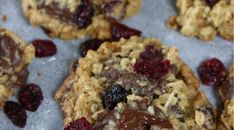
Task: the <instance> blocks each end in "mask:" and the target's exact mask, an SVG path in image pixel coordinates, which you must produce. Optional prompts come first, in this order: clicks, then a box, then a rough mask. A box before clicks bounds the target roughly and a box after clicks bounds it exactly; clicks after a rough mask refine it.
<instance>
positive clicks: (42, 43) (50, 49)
mask: <svg viewBox="0 0 234 130" xmlns="http://www.w3.org/2000/svg"><path fill="white" fill-rule="evenodd" d="M32 44H33V46H34V47H35V48H36V57H47V56H53V55H55V54H56V53H57V48H56V46H55V44H54V42H53V41H50V40H41V39H38V40H34V41H33V42H32Z"/></svg>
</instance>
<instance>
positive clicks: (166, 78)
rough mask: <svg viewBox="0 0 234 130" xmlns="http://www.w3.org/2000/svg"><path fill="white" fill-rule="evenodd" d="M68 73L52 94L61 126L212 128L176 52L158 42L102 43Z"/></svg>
mask: <svg viewBox="0 0 234 130" xmlns="http://www.w3.org/2000/svg"><path fill="white" fill-rule="evenodd" d="M70 70H71V71H70V74H69V76H68V78H67V79H66V80H65V82H64V83H63V85H62V86H61V87H60V89H59V90H58V91H57V93H56V95H55V98H56V100H57V101H58V102H59V104H60V105H61V109H62V111H63V113H64V126H67V127H71V126H72V127H75V125H76V124H75V123H77V122H78V124H79V122H80V121H77V120H79V119H82V120H83V117H85V119H87V121H89V122H90V123H91V124H92V127H93V129H97V130H101V129H103V130H109V129H111V130H115V129H116V130H117V129H121V130H125V129H126V130H129V129H144V128H148V129H158V128H159V129H163V130H164V129H165V130H166V129H177V130H181V129H185V130H186V129H197V130H201V129H204V130H205V129H206V130H207V129H210V130H214V129H215V127H216V120H215V118H216V113H215V112H214V110H213V107H212V105H211V104H210V103H209V101H208V100H207V98H206V97H205V95H204V94H203V93H201V92H199V90H198V87H199V81H198V80H197V78H196V77H195V76H194V74H193V73H192V71H191V69H190V68H189V67H188V66H187V65H186V64H185V63H184V62H183V61H182V60H181V59H180V58H179V53H178V50H177V49H176V48H174V47H167V46H165V45H163V44H161V43H160V41H158V40H155V39H150V38H139V37H131V38H130V39H129V40H126V39H123V38H122V39H121V40H120V41H118V42H105V43H103V44H102V45H101V47H100V48H99V49H98V50H97V51H92V50H89V51H88V53H87V55H86V57H84V58H81V59H80V60H79V62H77V61H76V62H75V64H73V65H72V67H71V69H70ZM77 127H78V126H77Z"/></svg>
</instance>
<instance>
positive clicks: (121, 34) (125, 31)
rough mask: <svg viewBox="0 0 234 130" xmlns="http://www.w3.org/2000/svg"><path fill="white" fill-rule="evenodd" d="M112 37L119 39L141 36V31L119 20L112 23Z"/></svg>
mask: <svg viewBox="0 0 234 130" xmlns="http://www.w3.org/2000/svg"><path fill="white" fill-rule="evenodd" d="M111 31H112V39H113V40H119V39H120V38H125V39H129V38H130V37H131V36H141V31H139V30H136V29H133V28H130V27H127V26H126V25H123V24H121V23H118V22H117V21H114V22H113V23H112V29H111Z"/></svg>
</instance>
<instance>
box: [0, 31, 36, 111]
mask: <svg viewBox="0 0 234 130" xmlns="http://www.w3.org/2000/svg"><path fill="white" fill-rule="evenodd" d="M34 53H35V50H34V47H33V46H32V45H27V44H26V43H25V42H24V41H23V40H21V39H20V38H19V37H18V36H16V35H15V34H13V33H12V32H9V31H7V30H5V29H2V28H0V109H1V108H2V107H3V105H4V102H5V101H6V100H7V99H8V98H9V97H11V96H12V95H13V93H14V88H15V87H20V86H23V85H25V83H26V81H27V77H28V70H27V66H28V64H29V63H30V62H31V61H32V60H33V58H34Z"/></svg>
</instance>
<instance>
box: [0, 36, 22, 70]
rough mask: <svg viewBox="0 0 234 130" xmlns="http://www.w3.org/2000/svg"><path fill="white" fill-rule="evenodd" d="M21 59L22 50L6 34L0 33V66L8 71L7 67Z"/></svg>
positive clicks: (12, 65)
mask: <svg viewBox="0 0 234 130" xmlns="http://www.w3.org/2000/svg"><path fill="white" fill-rule="evenodd" d="M21 60H22V50H20V48H19V47H18V45H17V44H16V43H15V42H14V41H13V40H12V39H11V38H10V37H8V36H5V35H4V36H3V35H0V68H2V69H3V71H6V73H8V69H10V68H12V67H15V66H17V65H19V63H20V61H21Z"/></svg>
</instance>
